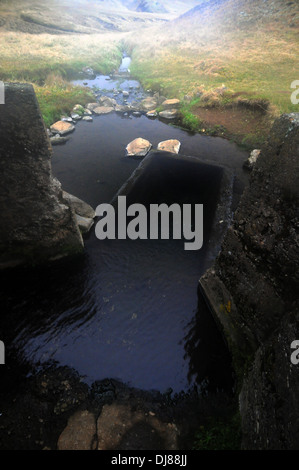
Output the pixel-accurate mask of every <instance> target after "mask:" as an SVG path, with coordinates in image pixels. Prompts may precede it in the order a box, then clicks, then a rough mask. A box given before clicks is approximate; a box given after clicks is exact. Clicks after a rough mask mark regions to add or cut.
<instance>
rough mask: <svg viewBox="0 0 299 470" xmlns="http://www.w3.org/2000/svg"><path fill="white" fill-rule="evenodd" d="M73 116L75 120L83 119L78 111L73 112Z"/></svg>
mask: <svg viewBox="0 0 299 470" xmlns="http://www.w3.org/2000/svg"><path fill="white" fill-rule="evenodd" d="M71 118H72V120H73V121H80V119H82V116H81V115H80V114H78V113H71Z"/></svg>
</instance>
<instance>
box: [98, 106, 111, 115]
mask: <svg viewBox="0 0 299 470" xmlns="http://www.w3.org/2000/svg"><path fill="white" fill-rule="evenodd" d="M112 111H114V108H112V107H109V106H98V107H97V108H94V110H93V112H94V113H95V114H109V113H112Z"/></svg>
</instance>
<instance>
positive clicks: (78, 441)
mask: <svg viewBox="0 0 299 470" xmlns="http://www.w3.org/2000/svg"><path fill="white" fill-rule="evenodd" d="M95 435H96V420H95V417H94V415H93V414H92V413H90V412H89V411H87V410H85V411H78V412H77V413H75V414H74V415H73V416H71V417H70V418H69V420H68V424H67V426H66V428H65V429H64V431H63V432H62V433H61V434H60V437H59V439H58V444H57V448H58V450H93V442H94V438H95Z"/></svg>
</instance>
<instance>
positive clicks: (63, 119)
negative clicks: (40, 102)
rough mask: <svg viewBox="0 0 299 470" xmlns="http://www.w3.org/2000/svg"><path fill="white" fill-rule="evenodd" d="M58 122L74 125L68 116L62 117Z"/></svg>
mask: <svg viewBox="0 0 299 470" xmlns="http://www.w3.org/2000/svg"><path fill="white" fill-rule="evenodd" d="M60 120H61V121H64V122H70V123H72V124H74V121H73V120H72V118H71V117H69V116H62V117H61V119H60Z"/></svg>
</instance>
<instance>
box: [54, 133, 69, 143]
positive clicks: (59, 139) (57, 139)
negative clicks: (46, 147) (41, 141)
mask: <svg viewBox="0 0 299 470" xmlns="http://www.w3.org/2000/svg"><path fill="white" fill-rule="evenodd" d="M68 140H69V138H68V137H61V136H60V135H59V134H55V135H54V136H53V137H51V138H50V142H51V144H52V145H62V144H65V143H66V142H67V141H68Z"/></svg>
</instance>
